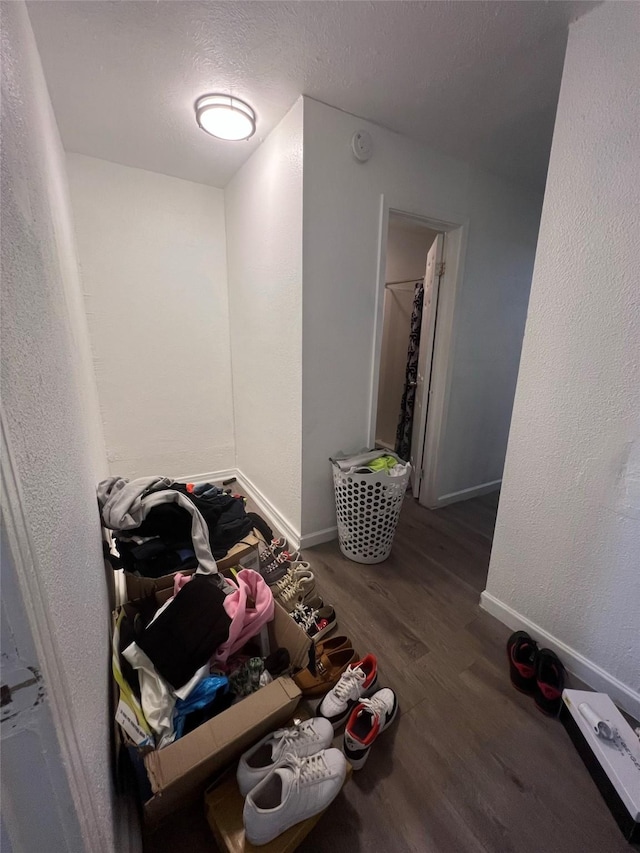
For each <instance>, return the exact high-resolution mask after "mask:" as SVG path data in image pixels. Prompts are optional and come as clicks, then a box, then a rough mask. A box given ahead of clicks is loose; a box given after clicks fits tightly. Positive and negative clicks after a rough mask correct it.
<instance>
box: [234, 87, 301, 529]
mask: <svg viewBox="0 0 640 853" xmlns="http://www.w3.org/2000/svg"><path fill="white" fill-rule="evenodd" d="M302 113H303V102H302V99H300V100H299V101H297V102H296V104H295V105H294V107H293V108H292V109H291V111H290V112H289V113H287V115H286V116H285V117H284V118H283V120H282V121H281V122H280V124H279V125H278V126H277V127H276V128H275V130H273V131H272V132H271V134H270V135H269V136H268V137H267V139H266V140H265V141H264V142H263V143H262V145H261V146H260V147H259V148H258V149H257V151H256V152H255V153H254V154H253V155H252V156H251V157H250V158H249V160H248V161H247V162H246V163H245V164H244V166H243V167H242V168H241V169H240V171H239V172H238V173H237V174H236V175H235V177H234V178H233V180H232V181H231V183H230V184H229V185H228V186H227V188H226V190H225V205H226V216H227V250H228V266H229V307H230V317H231V345H232V362H233V394H234V407H235V426H236V451H237V464H238V469H239V470H240V471H241V472H242V473H243V474H244V475H245V476H246V477H248V478H249V479H250V480H251V481H252V482H253V484H254V485H255V486H256V487H257V488H258V489H259V490H260V491H261V492H262V493H263V494H264V495H266V496H267V498H268V499H269V500H270V501H271V502H272V503H273V505H274V506H275V507H276V509H277V510H278V511H279V512H280V513H281V514H282V515H283V516H284V518H285V520H286V521H287V522H288V523H289V525H290V526H291V527H292V528H293V530H294V531H299V529H300V503H301V499H300V478H301V460H300V456H301V450H300V446H301V436H300V432H301V419H302V415H301V411H300V407H301V381H302V363H301V362H302V342H301V335H302Z"/></svg>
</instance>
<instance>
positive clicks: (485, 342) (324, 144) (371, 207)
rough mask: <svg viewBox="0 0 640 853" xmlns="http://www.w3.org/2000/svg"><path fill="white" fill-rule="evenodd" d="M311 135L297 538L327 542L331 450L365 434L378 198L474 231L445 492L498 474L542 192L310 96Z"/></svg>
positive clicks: (462, 301) (442, 479)
mask: <svg viewBox="0 0 640 853" xmlns="http://www.w3.org/2000/svg"><path fill="white" fill-rule="evenodd" d="M360 129H365V130H367V131H369V133H370V134H371V136H372V139H373V156H372V158H371V160H369V161H368V162H367V163H359V162H357V161H356V160H355V159H354V158H353V156H352V154H351V152H350V149H349V140H350V139H351V137H352V135H353V133H354V132H355V131H356V130H360ZM304 133H305V151H304V300H303V391H302V394H303V402H302V417H303V428H302V458H303V476H302V482H303V493H302V503H303V509H302V532H303V534H305V535H307V536H308V535H310V534H313V535H314V536H315V534H316V533H319V534H320V535H321V536H325V535H331V531H332V530H333V531H335V505H334V497H333V487H332V482H331V471H330V466H329V462H328V458H329V457H330V456H331V455H333V454H335V453H337V452H338V451H340V450H345V451H354V450H358V449H359V448H361V447H362V446H363V445H364V444H366V442H367V441H368V435H369V418H370V412H371V393H372V382H371V379H372V361H373V344H374V330H375V323H376V288H377V278H378V258H379V246H378V242H379V223H380V206H381V196H382V195H383V194H384V196H385V199H386V201H387V203H388V204H389V206H390V208H391V209H394V210H402V211H405V212H407V213H409V214H414V215H422V216H428V217H432V218H434V219H438V220H443V221H449V222H458V223H466V224H467V226H468V227H467V238H468V239H467V245H466V254H465V259H464V278H463V284H462V288H461V291H460V293H459V295H458V304H457V324H456V328H455V330H454V333H455V337H454V342H453V347H454V350H453V361H452V376H451V393H450V396H449V401H448V407H447V414H446V419H447V420H446V430H445V439H444V442H445V443H444V450H443V457H442V465H441V468H440V471H439V474H438V494H439V495H440V496H446V495H451V494H456V493H460V492H464V490H465V489H474V488H476V487H478V486H481V485H482V484H486V483H489V482H492V481H495V480H499V478H500V477H501V476H502V467H503V462H504V454H505V450H506V443H507V434H508V430H509V420H510V416H511V407H512V403H513V394H514V390H515V383H516V376H517V370H518V361H519V357H520V346H521V340H522V333H523V330H524V324H525V318H526V311H527V302H528V298H529V287H530V283H531V274H532V270H533V259H534V253H535V245H536V239H537V232H538V224H539V216H540V204H541V200H542V199H541V197H540V196H539V195H538V194H536V193H533V192H531V191H529V190H527V189H523V188H521V187H519V186H517V185H515V184H511V183H509V182H507V181H504V180H502V179H500V178H496V177H494V176H492V175H489V174H488V173H485V172H481V171H478V170H475V169H472V168H471V167H470V166H469V164H467V163H464V162H461V161H459V160H454V159H452V158H450V157H447V156H445V155H443V154H440V153H438V152H436V151H433V150H432V149H430V148H427V147H426V146H424V145H421V144H419V143H417V142H414V141H413V140H411V139H408V138H406V137H403V136H400V135H399V134H396V133H393V132H391V131H389V130H385V129H384V128H381V127H378V126H377V125H374V124H371V123H369V122H366V121H363V120H362V119H359V118H357V117H355V116H351V115H348V114H347V113H344V112H341V111H340V110H336V109H333V108H332V107H329V106H327V105H325V104H321V103H319V102H317V101H313V100H311V99H309V98H306V99H305V113H304ZM320 356H321V357H320ZM312 541H313V539H312Z"/></svg>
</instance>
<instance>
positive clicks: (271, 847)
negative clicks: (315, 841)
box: [204, 762, 352, 853]
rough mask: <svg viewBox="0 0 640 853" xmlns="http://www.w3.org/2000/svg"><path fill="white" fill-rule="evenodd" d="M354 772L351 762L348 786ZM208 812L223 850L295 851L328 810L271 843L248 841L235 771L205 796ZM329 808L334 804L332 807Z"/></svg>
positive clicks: (256, 852)
mask: <svg viewBox="0 0 640 853" xmlns="http://www.w3.org/2000/svg"><path fill="white" fill-rule="evenodd" d="M351 773H352V767H351V765H350V764H349V762H347V775H346V777H345V780H344V784H345V785H346V784H347V782H348V781H349V778H350V776H351ZM204 802H205V811H206V815H207V821H208V822H209V826H210V827H211V831H212V832H213V837H214V838H215V840H216V842H217V844H218V846H219V848H220V851H221V853H292V852H293V851H294V850H297V849H298V846H299V845H300V844H301V843H302V841H303V839H305V838H306V837H307V835H308V834H309V833H310V832H311V830H312V829H313V827H314V826H315V825H316V823H317V822H318V821H319V820H320V818H321V817H322V815H323V814H324V813H325V812H326V811H327V809H324V811H321V812H319V813H318V814H317V815H314V816H313V817H310V818H307V820H303V821H301V822H300V823H296V824H295V825H294V826H291V827H289V829H287V830H286V832H283V833H282V835H279V836H278V837H277V838H274V839H273V841H270V842H269V843H268V844H261V845H260V846H259V847H256V846H255V845H253V844H251V842H250V841H247V839H246V838H245V835H244V824H243V821H242V810H243V808H244V797H243V796H242V794H241V793H240V789H239V788H238V783H237V782H236V778H235V774H234V775H233V776H231V777H229V778H228V779H227V780H226V781H224V782H223V783H222V784H221V785H218V786H211V788H208V789H207V791H206V793H205V795H204ZM328 808H329V809H330V808H331V806H329V807H328Z"/></svg>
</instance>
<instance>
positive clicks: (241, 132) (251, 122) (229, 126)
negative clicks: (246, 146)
mask: <svg viewBox="0 0 640 853" xmlns="http://www.w3.org/2000/svg"><path fill="white" fill-rule="evenodd" d="M196 121H197V122H198V124H199V125H200V127H201V128H202V129H203V130H205V131H206V132H207V133H210V134H211V136H215V137H216V138H217V139H229V140H239V139H249V137H250V136H253V134H254V133H255V132H256V114H255V113H254V111H253V110H252V109H251V107H250V106H249V105H248V104H245V102H244V101H241V100H239V99H238V98H232V97H231V95H203V96H202V97H201V98H198V100H197V101H196Z"/></svg>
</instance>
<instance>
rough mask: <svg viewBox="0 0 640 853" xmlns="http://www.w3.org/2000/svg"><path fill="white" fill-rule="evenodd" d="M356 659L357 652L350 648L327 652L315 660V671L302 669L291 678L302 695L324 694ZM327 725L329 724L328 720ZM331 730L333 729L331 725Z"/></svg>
mask: <svg viewBox="0 0 640 853" xmlns="http://www.w3.org/2000/svg"><path fill="white" fill-rule="evenodd" d="M357 660H358V655H357V653H356V652H355V651H354V650H353V649H350V648H347V649H337V650H336V651H333V652H327V653H326V654H323V655H322V656H321V657H320V658H318V659H317V660H316V662H315V665H316V668H315V672H312V671H311V669H302V670H300V672H297V673H296V674H295V675H294V676H293V680H294V681H295V683H296V684H297V685H298V687H299V688H300V690H301V691H302V695H303V696H306V697H308V698H310V697H314V696H324V695H325V693H327V692H328V691H329V690H331V688H332V687H334V686H335V685H336V684H337V683H338V681H339V680H340V676H341V675H342V673H343V672H344V671H345V670H346V668H347V667H348V666H349V664H353V663H355V662H356V661H357ZM327 722H329V721H327ZM329 725H331V723H330V722H329ZM331 731H333V726H332V727H331Z"/></svg>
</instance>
